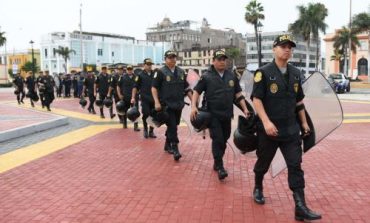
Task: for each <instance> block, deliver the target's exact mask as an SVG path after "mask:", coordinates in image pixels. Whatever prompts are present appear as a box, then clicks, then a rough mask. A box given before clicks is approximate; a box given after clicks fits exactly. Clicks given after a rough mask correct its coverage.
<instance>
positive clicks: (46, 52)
mask: <svg viewBox="0 0 370 223" xmlns="http://www.w3.org/2000/svg"><path fill="white" fill-rule="evenodd" d="M47 57H48V49H45V58H47Z"/></svg>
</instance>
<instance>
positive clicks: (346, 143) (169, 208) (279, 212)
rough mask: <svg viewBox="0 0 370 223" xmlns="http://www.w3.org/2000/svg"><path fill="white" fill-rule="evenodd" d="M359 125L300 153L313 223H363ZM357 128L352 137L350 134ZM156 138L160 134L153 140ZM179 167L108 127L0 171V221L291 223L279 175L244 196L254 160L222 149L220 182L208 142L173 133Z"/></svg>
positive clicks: (367, 211)
mask: <svg viewBox="0 0 370 223" xmlns="http://www.w3.org/2000/svg"><path fill="white" fill-rule="evenodd" d="M368 127H369V125H368V124H346V125H343V126H342V127H341V128H339V129H338V130H337V131H335V132H334V134H332V135H330V136H329V137H328V138H326V139H325V140H324V141H323V142H321V143H320V144H319V145H318V146H317V148H315V149H314V150H312V151H310V152H309V153H308V154H306V155H305V156H304V165H303V167H304V170H305V176H306V193H307V201H308V204H309V206H310V207H311V208H312V209H314V210H317V211H320V212H321V213H322V214H323V220H322V221H316V222H335V223H337V222H343V223H348V222H370V220H369V219H370V196H369V194H370V178H369V176H370V166H369V164H370V162H369V157H370V150H369V149H368V148H370V143H369V140H368V139H367V137H368V133H369V128H368ZM354 128H356V130H357V131H353V129H354ZM162 134H163V129H160V132H158V135H162ZM180 140H181V144H180V149H181V152H182V154H183V158H182V159H181V160H180V162H178V163H177V162H175V161H173V159H172V157H171V156H170V155H168V154H166V153H165V152H164V151H163V139H156V140H144V139H143V137H142V136H141V134H140V133H135V132H133V131H132V129H127V130H123V129H115V130H109V131H107V132H104V133H102V134H100V135H98V136H95V137H93V138H90V139H88V140H85V141H83V142H80V143H78V144H75V145H73V146H70V147H68V148H66V149H64V150H62V151H59V152H57V153H54V154H51V155H49V156H47V157H44V158H41V159H39V160H36V161H33V162H31V163H29V164H26V165H23V166H21V167H18V168H15V169H12V170H10V171H8V172H5V173H3V174H1V175H0V182H1V184H0V194H1V196H0V222H17V223H18V222H202V223H203V222H294V215H293V205H294V202H293V201H292V197H291V192H290V191H289V189H288V186H287V179H286V177H287V176H286V172H283V173H282V174H280V175H279V176H278V177H276V178H271V177H270V176H267V177H266V180H265V195H266V197H267V199H266V204H265V205H264V206H259V205H257V204H254V203H253V201H252V198H251V190H252V185H253V170H252V169H253V164H254V162H255V158H253V157H248V156H241V155H239V154H234V153H233V152H232V150H231V149H228V150H227V153H226V157H225V160H226V162H225V166H226V168H227V169H228V171H229V174H230V176H229V177H228V178H227V179H226V181H225V182H220V181H219V180H218V179H217V175H216V173H215V172H214V171H213V170H212V162H213V161H212V158H211V152H210V141H209V140H202V139H200V138H195V137H188V135H187V130H186V128H182V129H181V131H180Z"/></svg>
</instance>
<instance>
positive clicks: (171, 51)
mask: <svg viewBox="0 0 370 223" xmlns="http://www.w3.org/2000/svg"><path fill="white" fill-rule="evenodd" d="M171 56H173V57H177V54H176V52H175V51H173V50H167V51H166V52H165V53H164V58H167V57H171Z"/></svg>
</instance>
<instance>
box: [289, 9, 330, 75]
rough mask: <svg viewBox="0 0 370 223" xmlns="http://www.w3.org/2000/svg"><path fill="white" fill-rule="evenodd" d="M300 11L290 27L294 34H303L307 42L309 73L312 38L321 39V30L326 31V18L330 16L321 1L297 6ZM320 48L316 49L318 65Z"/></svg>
mask: <svg viewBox="0 0 370 223" xmlns="http://www.w3.org/2000/svg"><path fill="white" fill-rule="evenodd" d="M297 9H298V11H299V17H298V19H297V20H296V21H295V22H294V23H293V24H290V25H289V27H288V29H289V31H290V32H292V33H293V34H294V35H298V36H302V37H303V39H304V41H305V42H306V73H307V74H308V73H309V64H310V55H309V48H310V45H311V38H313V39H316V40H319V33H320V31H321V32H323V33H325V31H326V28H327V27H328V25H327V24H326V23H325V18H326V17H327V16H328V10H327V8H326V7H325V5H323V4H321V3H315V4H314V3H309V4H308V6H307V7H306V6H304V5H299V6H297ZM318 54H319V49H318V45H317V49H316V65H317V64H318V59H319V55H318Z"/></svg>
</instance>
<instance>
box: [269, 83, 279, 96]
mask: <svg viewBox="0 0 370 223" xmlns="http://www.w3.org/2000/svg"><path fill="white" fill-rule="evenodd" d="M278 90H279V88H278V86H277V84H276V83H272V84H271V85H270V91H271V93H273V94H275V93H276V92H278Z"/></svg>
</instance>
